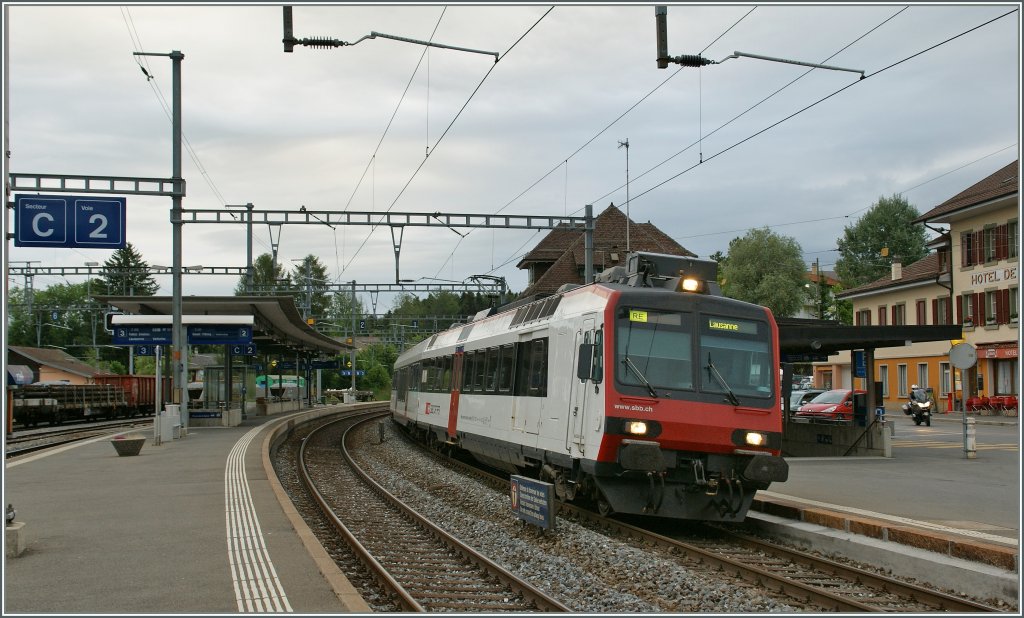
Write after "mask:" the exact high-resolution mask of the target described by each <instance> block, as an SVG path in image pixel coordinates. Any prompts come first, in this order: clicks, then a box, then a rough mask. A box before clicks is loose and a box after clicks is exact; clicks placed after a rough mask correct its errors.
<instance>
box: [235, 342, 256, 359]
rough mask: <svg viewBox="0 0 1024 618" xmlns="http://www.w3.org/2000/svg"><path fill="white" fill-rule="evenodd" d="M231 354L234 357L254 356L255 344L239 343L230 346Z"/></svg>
mask: <svg viewBox="0 0 1024 618" xmlns="http://www.w3.org/2000/svg"><path fill="white" fill-rule="evenodd" d="M231 353H232V354H234V355H235V356H252V355H254V354H256V344H255V343H241V344H238V345H233V346H231Z"/></svg>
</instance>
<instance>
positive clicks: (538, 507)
mask: <svg viewBox="0 0 1024 618" xmlns="http://www.w3.org/2000/svg"><path fill="white" fill-rule="evenodd" d="M509 480H510V481H511V484H510V486H509V487H510V489H509V491H510V493H511V498H512V513H513V514H514V515H515V516H516V517H518V518H519V519H522V520H523V521H525V522H526V523H528V524H533V525H535V526H539V527H541V528H543V529H544V530H554V528H555V513H556V511H555V486H554V485H552V484H551V483H545V482H543V481H537V480H534V479H531V478H528V477H525V476H518V475H512V476H511V478H510V479H509Z"/></svg>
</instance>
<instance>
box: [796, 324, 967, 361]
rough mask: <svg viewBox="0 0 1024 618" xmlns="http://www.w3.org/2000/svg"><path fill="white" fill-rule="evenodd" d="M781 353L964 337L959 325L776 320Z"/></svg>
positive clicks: (816, 352) (824, 351)
mask: <svg viewBox="0 0 1024 618" xmlns="http://www.w3.org/2000/svg"><path fill="white" fill-rule="evenodd" d="M776 322H777V323H778V325H779V351H780V352H782V353H783V354H784V355H786V354H789V355H801V354H808V355H829V354H835V353H837V352H841V351H843V350H865V349H877V348H895V347H900V346H907V345H910V344H911V343H919V342H924V341H950V346H952V341H954V340H957V339H962V338H963V329H962V328H961V326H960V325H959V324H936V325H921V326H911V325H900V326H851V325H848V324H840V323H839V322H832V321H829V320H812V319H802V318H777V319H776Z"/></svg>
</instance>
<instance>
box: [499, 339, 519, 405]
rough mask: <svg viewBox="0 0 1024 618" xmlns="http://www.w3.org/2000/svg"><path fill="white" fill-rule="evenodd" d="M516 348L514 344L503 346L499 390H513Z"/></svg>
mask: <svg viewBox="0 0 1024 618" xmlns="http://www.w3.org/2000/svg"><path fill="white" fill-rule="evenodd" d="M515 352H516V349H515V347H514V346H512V345H503V346H501V351H500V354H499V356H500V357H501V362H500V366H499V367H500V368H499V369H498V392H499V393H508V392H510V391H511V390H512V374H513V370H514V369H515V362H516V357H515Z"/></svg>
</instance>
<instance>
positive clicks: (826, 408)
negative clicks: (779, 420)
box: [793, 388, 867, 421]
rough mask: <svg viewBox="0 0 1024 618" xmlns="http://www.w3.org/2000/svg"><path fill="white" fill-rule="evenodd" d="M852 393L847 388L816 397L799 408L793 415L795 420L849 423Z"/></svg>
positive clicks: (851, 415)
mask: <svg viewBox="0 0 1024 618" xmlns="http://www.w3.org/2000/svg"><path fill="white" fill-rule="evenodd" d="M856 392H857V393H861V394H866V393H867V391H862V390H858V391H856ZM853 393H854V391H852V390H850V389H848V388H837V389H833V390H830V391H825V392H824V393H822V394H820V395H818V396H817V397H815V398H814V399H812V400H810V401H809V402H807V403H805V404H804V405H802V406H800V409H799V410H797V411H796V412H794V413H793V416H794V417H796V418H806V419H819V420H832V421H850V420H853Z"/></svg>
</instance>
